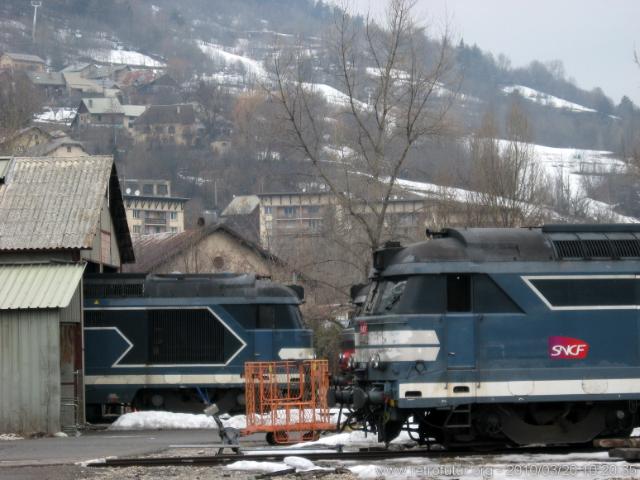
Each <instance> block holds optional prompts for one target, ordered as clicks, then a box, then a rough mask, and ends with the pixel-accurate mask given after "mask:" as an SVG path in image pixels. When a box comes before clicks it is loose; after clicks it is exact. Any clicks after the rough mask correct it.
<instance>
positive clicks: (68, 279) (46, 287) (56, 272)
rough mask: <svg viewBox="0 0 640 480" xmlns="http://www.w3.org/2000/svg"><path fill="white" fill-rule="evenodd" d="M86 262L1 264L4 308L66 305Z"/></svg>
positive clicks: (0, 291)
mask: <svg viewBox="0 0 640 480" xmlns="http://www.w3.org/2000/svg"><path fill="white" fill-rule="evenodd" d="M85 265H86V264H85V263H74V264H55V263H46V264H43V263H38V264H22V265H0V310H18V309H20V310H23V309H31V308H65V307H66V306H67V305H69V303H70V302H71V299H72V298H73V294H74V292H75V291H76V289H77V288H78V284H79V283H80V279H81V278H82V273H83V272H84V267H85Z"/></svg>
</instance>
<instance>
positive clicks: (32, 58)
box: [4, 52, 44, 63]
mask: <svg viewBox="0 0 640 480" xmlns="http://www.w3.org/2000/svg"><path fill="white" fill-rule="evenodd" d="M4 55H6V56H7V57H9V58H12V59H14V60H18V61H21V62H32V63H44V60H43V59H41V58H40V57H39V56H37V55H30V54H28V53H13V52H5V53H4Z"/></svg>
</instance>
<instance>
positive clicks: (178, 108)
mask: <svg viewBox="0 0 640 480" xmlns="http://www.w3.org/2000/svg"><path fill="white" fill-rule="evenodd" d="M176 111H177V112H178V115H180V105H178V106H177V107H176Z"/></svg>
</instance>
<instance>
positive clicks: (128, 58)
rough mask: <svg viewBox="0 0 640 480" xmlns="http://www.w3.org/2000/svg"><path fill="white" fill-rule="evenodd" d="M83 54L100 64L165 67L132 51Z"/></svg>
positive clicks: (98, 51) (100, 51) (97, 51)
mask: <svg viewBox="0 0 640 480" xmlns="http://www.w3.org/2000/svg"><path fill="white" fill-rule="evenodd" d="M85 54H86V55H88V56H89V57H91V58H93V59H94V60H95V61H97V62H101V63H111V64H116V65H131V66H134V67H150V68H164V67H166V66H167V65H166V64H165V63H163V62H159V61H157V60H154V59H153V58H151V57H149V56H148V55H145V54H143V53H140V52H135V51H132V50H116V49H111V50H89V51H87V52H85Z"/></svg>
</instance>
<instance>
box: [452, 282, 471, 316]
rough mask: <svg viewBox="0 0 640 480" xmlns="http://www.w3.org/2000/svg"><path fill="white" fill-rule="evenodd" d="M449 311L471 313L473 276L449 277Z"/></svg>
mask: <svg viewBox="0 0 640 480" xmlns="http://www.w3.org/2000/svg"><path fill="white" fill-rule="evenodd" d="M447 311H448V312H470V311H471V275H469V274H466V273H452V274H449V275H447Z"/></svg>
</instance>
